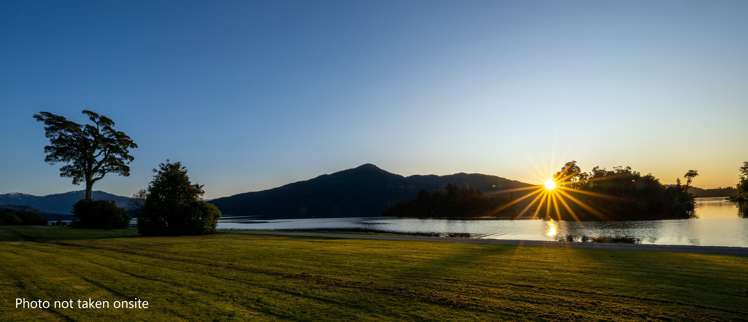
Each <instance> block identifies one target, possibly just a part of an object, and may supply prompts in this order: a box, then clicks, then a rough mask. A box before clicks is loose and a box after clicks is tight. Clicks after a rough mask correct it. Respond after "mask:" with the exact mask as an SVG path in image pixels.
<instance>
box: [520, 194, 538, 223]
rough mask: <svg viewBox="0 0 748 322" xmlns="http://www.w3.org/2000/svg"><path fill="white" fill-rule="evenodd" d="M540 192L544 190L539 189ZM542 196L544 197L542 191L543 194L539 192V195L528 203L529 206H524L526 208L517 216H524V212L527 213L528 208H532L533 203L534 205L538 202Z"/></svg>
mask: <svg viewBox="0 0 748 322" xmlns="http://www.w3.org/2000/svg"><path fill="white" fill-rule="evenodd" d="M538 192H543V191H542V190H539V191H538ZM541 197H543V194H542V193H541V194H539V195H537V196H535V198H534V199H532V201H531V202H530V203H529V204H528V205H527V206H525V208H524V209H522V211H520V213H519V215H517V217H516V218H520V217H522V216H523V215H524V214H525V213H526V212H527V210H529V209H530V208H532V205H534V204H535V203H536V202H538V200H539V199H540V198H541Z"/></svg>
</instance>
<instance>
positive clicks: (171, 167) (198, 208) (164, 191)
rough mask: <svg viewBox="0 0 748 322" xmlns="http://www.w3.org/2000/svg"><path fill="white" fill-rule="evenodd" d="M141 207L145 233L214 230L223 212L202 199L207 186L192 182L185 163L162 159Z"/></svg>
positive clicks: (140, 219) (141, 225) (140, 230)
mask: <svg viewBox="0 0 748 322" xmlns="http://www.w3.org/2000/svg"><path fill="white" fill-rule="evenodd" d="M154 172H155V173H156V174H155V175H154V177H153V181H151V183H150V185H149V186H148V191H147V192H146V194H145V202H144V205H143V208H142V209H141V210H140V211H139V217H138V233H140V234H141V235H199V234H208V233H213V232H215V230H216V223H217V221H218V218H219V217H220V216H221V212H220V211H219V210H218V208H216V207H215V206H213V205H211V204H209V203H207V202H205V201H202V200H200V196H201V195H203V193H205V192H204V191H203V187H202V186H201V185H198V184H192V183H191V182H190V179H189V176H188V175H187V169H185V168H184V167H183V166H182V164H181V163H179V162H176V163H168V162H167V163H162V164H160V165H159V168H158V169H156V170H154Z"/></svg>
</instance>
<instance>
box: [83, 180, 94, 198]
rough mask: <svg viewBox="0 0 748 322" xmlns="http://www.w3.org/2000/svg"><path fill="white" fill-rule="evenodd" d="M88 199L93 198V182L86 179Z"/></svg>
mask: <svg viewBox="0 0 748 322" xmlns="http://www.w3.org/2000/svg"><path fill="white" fill-rule="evenodd" d="M85 199H86V201H92V200H93V182H92V181H89V180H86V197H85Z"/></svg>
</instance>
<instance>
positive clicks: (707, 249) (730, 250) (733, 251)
mask: <svg viewBox="0 0 748 322" xmlns="http://www.w3.org/2000/svg"><path fill="white" fill-rule="evenodd" d="M219 233H239V234H248V235H265V236H285V237H311V238H330V239H362V240H383V241H387V240H392V241H425V242H444V243H468V244H497V245H514V246H531V247H556V248H582V249H600V250H621V251H658V252H672V253H695V254H718V255H737V256H748V247H730V246H692V245H651V244H626V243H578V242H560V241H542V240H519V239H479V238H449V237H433V236H423V235H413V234H400V233H387V232H373V231H372V232H354V231H348V232H346V231H340V232H330V231H314V230H303V229H302V230H248V229H226V230H219Z"/></svg>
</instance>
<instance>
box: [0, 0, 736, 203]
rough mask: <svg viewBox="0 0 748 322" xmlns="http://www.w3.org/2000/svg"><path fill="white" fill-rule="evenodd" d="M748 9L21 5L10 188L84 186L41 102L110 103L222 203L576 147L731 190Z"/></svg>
mask: <svg viewBox="0 0 748 322" xmlns="http://www.w3.org/2000/svg"><path fill="white" fill-rule="evenodd" d="M746 13H748V2H745V1H693V2H690V1H641V2H639V1H563V2H562V1H517V2H512V1H267V2H252V1H91V2H78V1H50V2H45V1H34V2H29V1H25V2H22V1H19V2H13V1H5V2H3V6H2V7H0V128H2V135H1V136H0V147H2V151H3V154H2V157H1V158H0V193H3V192H14V191H21V192H30V193H37V194H44V193H52V192H61V191H68V190H73V189H80V188H81V187H75V186H72V185H71V184H70V179H67V178H59V177H58V176H57V166H50V165H47V164H46V163H45V162H44V161H43V151H42V147H43V146H44V144H45V139H44V136H43V133H42V127H41V125H40V124H37V123H35V122H34V121H33V120H32V118H31V116H32V114H33V113H35V112H38V111H42V110H43V111H50V112H54V113H59V114H63V115H66V116H69V117H71V118H73V119H76V120H80V121H82V120H83V119H82V117H81V115H80V110H81V109H82V108H84V107H87V108H91V109H93V110H96V111H98V112H100V113H103V114H106V115H108V116H110V117H112V118H113V119H114V120H115V121H116V122H117V123H118V126H119V127H120V129H122V130H124V131H126V132H128V133H129V134H130V135H131V136H132V137H133V138H134V139H135V140H136V142H137V143H138V144H139V145H140V148H139V149H137V150H136V151H134V155H135V157H136V160H135V162H134V163H133V165H132V168H133V171H132V175H131V176H130V177H127V178H122V177H115V176H112V177H107V179H105V180H103V181H101V182H100V183H97V186H96V187H95V188H96V189H102V190H106V191H110V192H114V193H119V194H123V195H131V194H132V193H134V192H135V191H137V190H138V189H140V188H142V187H145V186H146V184H147V182H148V180H149V179H150V176H151V172H150V170H151V169H152V168H154V167H155V166H156V165H157V164H158V163H159V162H162V161H164V160H166V159H171V160H179V161H182V162H183V163H184V164H185V165H186V166H187V167H188V168H189V170H190V172H191V175H192V177H193V179H194V180H195V181H197V182H200V183H202V184H205V185H206V189H207V191H208V195H207V196H208V197H216V196H222V195H228V194H233V193H238V192H244V191H252V190H258V189H264V188H270V187H274V186H277V185H280V184H284V183H287V182H290V181H296V180H301V179H306V178H309V177H313V176H316V175H318V174H321V173H326V172H333V171H337V170H340V169H345V168H349V167H353V166H356V165H358V164H361V163H366V162H372V163H375V164H377V165H379V166H380V167H382V168H385V169H387V170H390V171H392V172H396V173H401V174H405V175H408V174H425V173H436V174H448V173H454V172H460V171H465V172H482V173H490V174H496V175H499V176H503V177H508V178H513V179H520V180H525V181H535V182H537V181H539V180H542V179H544V178H543V177H544V176H547V175H549V174H550V173H551V172H552V171H553V170H555V169H556V168H559V167H560V166H561V164H562V163H563V162H564V161H567V160H572V159H573V160H578V161H579V162H580V164H581V165H582V167H583V168H584V169H589V168H591V167H592V166H595V165H601V166H605V167H611V166H616V165H631V166H632V167H634V168H636V169H638V170H640V171H642V172H645V173H649V172H651V173H653V174H654V175H655V176H657V177H659V178H661V179H662V181H664V182H673V181H674V180H675V178H676V177H677V176H680V175H682V174H683V173H684V172H685V171H686V170H688V169H698V170H699V171H700V172H701V176H700V177H698V178H697V179H696V184H697V185H700V186H707V187H714V186H723V185H732V184H734V182H735V181H736V179H737V173H736V172H737V167H738V166H739V165H740V163H741V162H742V161H746V160H748V149H747V147H748V126H746V123H747V122H748V60H747V59H746V57H748V41H746V39H748V19H745V15H746Z"/></svg>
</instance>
